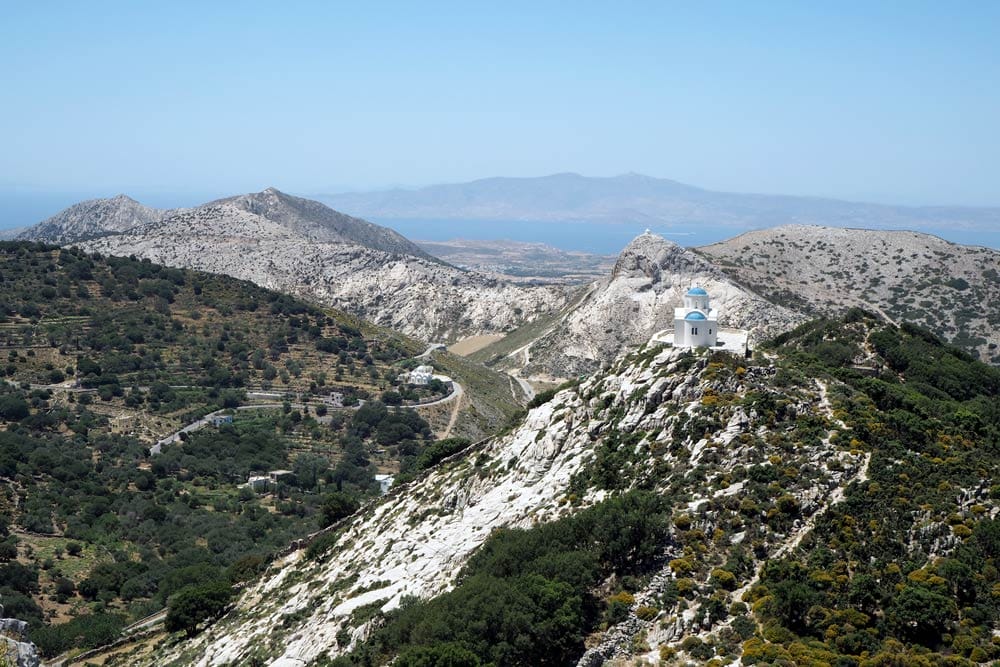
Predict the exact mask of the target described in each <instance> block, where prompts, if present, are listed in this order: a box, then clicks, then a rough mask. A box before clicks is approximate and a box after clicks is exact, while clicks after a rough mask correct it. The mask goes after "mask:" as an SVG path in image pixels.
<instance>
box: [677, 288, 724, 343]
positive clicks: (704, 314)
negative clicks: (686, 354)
mask: <svg viewBox="0 0 1000 667" xmlns="http://www.w3.org/2000/svg"><path fill="white" fill-rule="evenodd" d="M718 338H719V311H717V310H716V309H714V308H712V307H711V306H710V305H709V303H708V292H706V291H705V290H704V289H702V288H701V287H692V288H691V289H689V290H688V291H687V294H685V295H684V305H683V306H682V307H681V308H674V341H673V343H674V347H715V345H716V342H717V341H718Z"/></svg>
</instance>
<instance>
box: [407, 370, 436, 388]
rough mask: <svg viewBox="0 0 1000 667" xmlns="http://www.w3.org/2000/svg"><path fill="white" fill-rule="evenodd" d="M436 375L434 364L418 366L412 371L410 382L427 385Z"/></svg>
mask: <svg viewBox="0 0 1000 667" xmlns="http://www.w3.org/2000/svg"><path fill="white" fill-rule="evenodd" d="M432 377H434V367H433V366H417V367H416V368H414V369H413V370H412V371H410V384H419V385H426V384H429V383H430V381H431V378H432Z"/></svg>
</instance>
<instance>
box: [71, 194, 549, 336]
mask: <svg viewBox="0 0 1000 667" xmlns="http://www.w3.org/2000/svg"><path fill="white" fill-rule="evenodd" d="M285 199H287V200H291V201H292V203H295V204H296V205H298V204H297V203H296V202H298V203H301V202H302V201H304V200H296V199H295V198H290V197H287V196H285V195H282V194H281V193H277V192H276V191H273V190H269V191H265V192H264V193H260V194H259V195H253V196H245V197H237V198H234V199H231V200H221V201H219V202H216V203H212V204H206V205H204V206H200V207H198V208H194V209H190V210H187V211H182V212H180V213H177V214H175V215H172V216H170V217H167V218H165V219H163V220H160V221H158V222H155V223H152V224H148V225H145V226H142V227H137V228H134V229H131V230H129V231H127V232H125V233H121V234H113V235H107V236H103V237H100V238H96V239H92V240H90V241H86V242H84V243H81V244H80V245H81V246H82V247H84V248H86V249H88V250H92V251H99V252H102V253H108V254H115V255H136V256H138V257H143V258H149V259H151V260H153V261H154V262H158V263H162V264H166V265H169V266H178V267H184V268H193V269H199V270H204V271H210V272H213V273H223V274H227V275H231V276H234V277H237V278H243V279H246V280H250V281H253V282H254V283H256V284H258V285H261V286H263V287H267V288H271V289H277V290H281V291H284V292H288V293H290V294H295V295H298V296H301V297H304V298H307V299H311V300H313V301H317V302H319V303H324V304H328V305H331V306H335V307H338V308H342V309H345V310H348V311H351V312H353V313H355V314H357V315H360V316H362V317H364V318H366V319H368V320H370V321H372V322H374V323H376V324H380V325H383V326H388V327H391V328H393V329H396V330H398V331H401V332H403V333H406V334H410V335H414V336H417V337H420V338H423V339H425V340H450V339H455V338H460V337H462V336H465V335H474V334H481V333H495V332H500V331H505V330H509V329H512V328H515V327H516V326H518V325H519V324H521V323H523V322H525V321H530V320H531V319H534V318H535V317H538V316H539V315H542V314H546V313H549V312H551V311H553V310H556V309H558V308H559V307H561V306H562V305H563V304H564V302H565V293H564V288H560V287H555V286H553V287H523V286H519V285H515V284H512V283H509V282H504V281H501V280H498V279H495V278H491V277H488V276H484V275H481V274H477V273H472V272H465V271H461V270H459V269H456V268H455V267H452V266H450V265H448V264H445V263H443V262H440V261H438V260H435V259H433V258H430V257H429V256H428V255H426V253H424V252H423V251H422V250H420V249H419V248H417V249H416V250H415V251H414V253H413V254H411V253H409V252H407V249H408V248H409V246H410V245H412V244H410V242H409V241H406V239H404V238H403V237H401V236H399V235H397V234H395V233H394V232H391V230H385V229H382V228H378V227H376V226H375V225H370V223H364V222H363V221H355V220H354V219H351V218H347V216H341V217H340V218H338V217H337V216H338V215H339V214H336V213H335V212H333V211H331V212H330V213H329V214H325V215H327V217H330V219H331V220H334V221H335V222H336V221H340V222H343V219H346V220H348V221H351V223H352V224H353V223H354V222H358V223H363V225H362V227H361V228H360V229H353V228H352V230H351V235H352V240H351V241H345V240H343V239H344V238H346V236H347V233H346V232H344V231H343V230H340V229H339V228H338V227H336V226H332V223H331V225H330V226H327V225H326V222H325V220H326V218H309V219H303V218H295V217H294V216H293V215H292V212H293V211H294V210H295V209H294V208H293V207H289V206H285V205H284V200H285ZM311 204H312V203H310V204H309V206H306V205H303V206H306V208H308V210H312V208H314V207H312V206H311ZM316 206H321V205H318V204H317V205H316ZM322 208H325V207H322ZM327 210H329V209H327ZM269 216H270V217H269ZM317 219H318V220H319V222H317V221H316V220H317ZM337 224H339V223H337ZM373 228H374V229H373ZM358 238H361V239H363V240H365V241H366V242H369V241H370V242H371V243H373V244H375V245H376V246H380V247H369V246H367V245H361V244H360V242H358V241H357V239H358ZM414 247H415V246H414ZM389 248H396V250H392V251H390V250H388V249H389Z"/></svg>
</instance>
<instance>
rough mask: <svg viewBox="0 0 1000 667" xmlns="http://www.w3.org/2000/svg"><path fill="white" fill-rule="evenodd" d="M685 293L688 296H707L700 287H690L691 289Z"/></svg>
mask: <svg viewBox="0 0 1000 667" xmlns="http://www.w3.org/2000/svg"><path fill="white" fill-rule="evenodd" d="M687 293H688V296H708V292H706V291H705V290H704V289H702V288H701V287H692V288H691V289H689V290H688V292H687Z"/></svg>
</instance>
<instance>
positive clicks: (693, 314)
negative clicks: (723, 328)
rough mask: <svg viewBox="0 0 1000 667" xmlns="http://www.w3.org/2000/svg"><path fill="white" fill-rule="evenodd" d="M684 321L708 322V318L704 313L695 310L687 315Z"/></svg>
mask: <svg viewBox="0 0 1000 667" xmlns="http://www.w3.org/2000/svg"><path fill="white" fill-rule="evenodd" d="M684 319H685V320H707V319H708V318H707V317H705V314H704V313H702V312H700V311H697V310H693V311H691V312H690V313H688V314H687V315H685V316H684Z"/></svg>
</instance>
